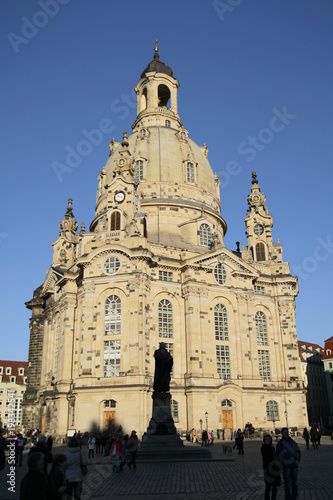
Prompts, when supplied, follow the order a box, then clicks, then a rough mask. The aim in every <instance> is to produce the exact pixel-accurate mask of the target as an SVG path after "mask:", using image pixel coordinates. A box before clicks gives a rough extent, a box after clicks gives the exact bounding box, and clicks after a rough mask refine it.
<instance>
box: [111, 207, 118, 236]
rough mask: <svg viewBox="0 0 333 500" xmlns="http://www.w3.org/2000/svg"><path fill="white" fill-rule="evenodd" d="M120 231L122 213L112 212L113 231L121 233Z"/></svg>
mask: <svg viewBox="0 0 333 500" xmlns="http://www.w3.org/2000/svg"><path fill="white" fill-rule="evenodd" d="M119 229H120V212H112V214H111V231H119Z"/></svg>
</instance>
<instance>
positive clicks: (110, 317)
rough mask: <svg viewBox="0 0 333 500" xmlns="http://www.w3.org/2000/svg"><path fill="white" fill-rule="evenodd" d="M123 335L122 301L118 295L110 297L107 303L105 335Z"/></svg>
mask: <svg viewBox="0 0 333 500" xmlns="http://www.w3.org/2000/svg"><path fill="white" fill-rule="evenodd" d="M120 333H121V300H120V298H119V297H118V296H117V295H110V297H108V298H107V299H106V301H105V317H104V335H120Z"/></svg>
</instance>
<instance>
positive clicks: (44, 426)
mask: <svg viewBox="0 0 333 500" xmlns="http://www.w3.org/2000/svg"><path fill="white" fill-rule="evenodd" d="M41 428H42V429H41V431H42V434H44V432H45V429H46V415H42V425H41Z"/></svg>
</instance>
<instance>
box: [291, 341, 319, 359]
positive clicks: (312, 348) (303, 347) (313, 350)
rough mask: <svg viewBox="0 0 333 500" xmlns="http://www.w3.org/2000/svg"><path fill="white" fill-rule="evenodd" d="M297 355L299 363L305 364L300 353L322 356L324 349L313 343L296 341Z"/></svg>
mask: <svg viewBox="0 0 333 500" xmlns="http://www.w3.org/2000/svg"><path fill="white" fill-rule="evenodd" d="M297 342H298V354H299V358H300V360H301V361H303V362H306V359H304V358H303V356H302V353H304V352H306V353H309V354H313V355H315V354H324V349H323V348H322V347H321V346H320V345H319V344H314V343H313V342H305V341H303V340H298V341H297Z"/></svg>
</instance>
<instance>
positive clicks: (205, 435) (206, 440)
mask: <svg viewBox="0 0 333 500" xmlns="http://www.w3.org/2000/svg"><path fill="white" fill-rule="evenodd" d="M199 435H200V434H199ZM186 441H190V442H192V443H198V433H197V431H196V429H194V428H193V429H191V430H190V431H187V433H186ZM213 444H214V431H213V430H211V431H209V430H207V429H204V430H203V431H202V432H201V445H202V446H210V445H213Z"/></svg>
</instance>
